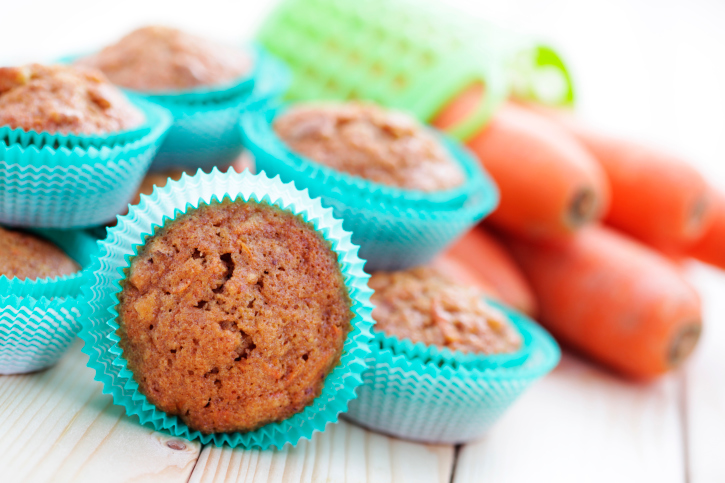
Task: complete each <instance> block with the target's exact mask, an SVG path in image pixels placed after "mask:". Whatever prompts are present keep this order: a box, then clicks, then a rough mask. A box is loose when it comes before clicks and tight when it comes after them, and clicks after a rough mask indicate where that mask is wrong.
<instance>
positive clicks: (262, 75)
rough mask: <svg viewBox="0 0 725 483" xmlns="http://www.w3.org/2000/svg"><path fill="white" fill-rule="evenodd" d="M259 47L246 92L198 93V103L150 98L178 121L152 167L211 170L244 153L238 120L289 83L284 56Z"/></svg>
mask: <svg viewBox="0 0 725 483" xmlns="http://www.w3.org/2000/svg"><path fill="white" fill-rule="evenodd" d="M255 52H256V56H255V65H256V67H255V71H254V79H253V83H252V86H251V88H250V90H248V91H244V92H237V93H235V94H234V95H231V96H230V95H226V96H223V95H221V93H219V92H217V93H215V94H214V95H211V94H209V95H208V96H207V98H206V99H203V98H201V97H197V99H196V100H195V101H194V102H187V101H185V99H187V98H188V96H186V95H180V96H163V97H161V96H151V97H150V99H151V100H152V101H154V102H158V103H159V104H161V105H162V106H164V107H166V108H167V109H169V110H170V111H171V112H172V114H173V116H174V125H173V127H172V128H171V131H170V132H169V135H168V137H167V138H166V141H165V142H164V144H163V145H162V146H161V149H160V150H159V152H158V154H157V156H156V159H154V162H153V164H152V166H151V169H152V170H155V171H163V170H166V169H170V168H181V169H184V168H192V169H196V168H201V169H204V170H207V171H208V170H209V169H211V168H212V167H215V166H216V167H222V166H226V165H228V164H229V163H231V162H232V161H233V160H234V159H235V158H237V157H238V156H239V154H241V152H242V149H243V144H242V136H241V133H240V132H239V128H238V124H239V118H240V116H241V115H242V113H244V112H250V111H255V110H257V109H263V108H266V107H267V105H268V104H269V103H272V102H274V101H275V100H276V99H277V98H279V97H280V96H281V95H282V94H283V93H284V91H285V90H286V89H287V86H288V85H289V74H288V72H287V69H286V67H285V66H284V65H283V64H282V63H281V62H280V61H278V60H276V59H275V58H273V57H272V56H271V55H269V54H268V53H266V52H265V51H264V49H262V48H257V49H256V50H255ZM227 94H229V93H227Z"/></svg>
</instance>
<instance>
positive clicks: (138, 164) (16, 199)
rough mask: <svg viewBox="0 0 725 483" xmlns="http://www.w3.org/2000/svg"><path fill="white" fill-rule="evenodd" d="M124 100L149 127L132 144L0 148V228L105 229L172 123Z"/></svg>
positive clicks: (151, 108) (148, 106) (159, 111)
mask: <svg viewBox="0 0 725 483" xmlns="http://www.w3.org/2000/svg"><path fill="white" fill-rule="evenodd" d="M130 99H131V101H132V103H133V104H134V105H136V106H138V107H139V108H140V109H142V110H143V112H144V114H145V115H146V120H147V122H148V124H149V126H150V130H149V132H148V133H147V134H145V135H144V136H142V137H140V138H138V139H136V140H129V142H126V143H123V144H109V145H101V146H100V147H96V146H89V147H88V148H85V149H84V148H81V147H80V146H75V147H72V148H70V147H66V146H59V147H52V146H50V145H47V144H45V145H43V146H42V147H39V146H36V145H34V144H30V145H28V146H26V147H23V146H22V145H21V144H10V145H7V144H5V143H2V142H0V179H2V183H0V223H5V224H8V225H14V226H26V227H42V228H63V229H68V228H82V227H87V226H93V225H99V224H102V223H105V222H107V221H109V220H111V219H113V217H114V216H115V215H116V214H117V213H119V212H121V211H122V210H123V208H124V207H125V206H126V204H127V203H128V201H129V200H130V199H131V198H132V197H133V195H134V194H135V192H136V189H137V188H138V186H139V183H140V182H141V179H142V178H143V176H144V174H145V173H146V170H147V169H148V167H149V165H150V164H151V160H152V159H153V157H154V155H155V154H156V151H157V149H158V147H159V145H160V144H161V143H162V141H163V139H164V137H165V136H166V134H167V132H168V129H169V127H170V126H171V122H172V118H171V115H170V113H169V112H168V111H167V110H166V109H164V108H162V107H159V106H157V105H154V104H152V103H149V102H148V101H145V100H143V99H138V98H133V97H131V98H130Z"/></svg>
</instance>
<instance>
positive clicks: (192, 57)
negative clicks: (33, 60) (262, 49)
mask: <svg viewBox="0 0 725 483" xmlns="http://www.w3.org/2000/svg"><path fill="white" fill-rule="evenodd" d="M76 63H77V64H81V65H88V66H91V67H95V68H97V69H99V70H101V71H102V72H103V73H104V74H106V75H107V76H108V78H109V79H110V80H111V82H113V83H114V84H117V85H119V86H122V87H126V88H129V89H134V90H137V91H142V92H162V91H169V90H185V89H191V88H194V87H200V86H214V85H220V84H224V83H227V82H231V81H233V80H234V79H236V78H239V77H241V76H242V75H243V74H245V73H246V72H248V71H249V70H250V67H251V59H250V58H249V56H248V55H247V54H246V53H245V52H244V51H242V50H241V49H238V48H236V47H232V46H227V45H224V44H219V43H216V42H212V41H210V40H207V39H204V38H201V37H197V36H196V35H191V34H188V33H185V32H182V31H180V30H178V29H174V28H169V27H161V26H149V27H143V28H140V29H137V30H134V31H133V32H131V33H130V34H128V35H126V36H125V37H123V38H122V39H121V40H119V41H118V42H117V43H115V44H113V45H109V46H108V47H106V48H104V49H103V50H101V51H100V52H98V53H97V54H94V55H91V56H89V57H85V58H83V59H79V60H78V61H77V62H76Z"/></svg>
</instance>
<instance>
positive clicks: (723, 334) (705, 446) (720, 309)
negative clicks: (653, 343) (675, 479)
mask: <svg viewBox="0 0 725 483" xmlns="http://www.w3.org/2000/svg"><path fill="white" fill-rule="evenodd" d="M723 248H724V249H725V247H723ZM693 274H694V276H693V280H694V282H695V284H696V287H697V289H698V291H699V292H700V294H701V295H702V300H703V308H704V314H705V329H704V332H703V338H702V345H701V346H700V347H699V348H698V351H697V352H696V353H695V355H694V358H693V360H692V361H691V365H690V368H689V370H688V372H687V376H686V377H687V379H686V387H687V392H686V400H685V409H686V420H687V423H688V424H687V427H688V434H687V443H688V444H687V446H688V463H689V464H688V466H689V483H706V482H711V481H725V463H724V462H723V448H725V384H724V383H723V382H724V381H725V325H723V321H725V299H723V296H722V293H723V287H725V273H723V272H721V271H717V270H715V269H709V268H706V267H705V266H698V267H696V268H695V269H694V271H693Z"/></svg>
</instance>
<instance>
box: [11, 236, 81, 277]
mask: <svg viewBox="0 0 725 483" xmlns="http://www.w3.org/2000/svg"><path fill="white" fill-rule="evenodd" d="M78 270H80V267H79V266H78V264H77V263H76V262H74V261H73V260H72V259H71V258H70V257H69V256H68V255H66V254H65V253H64V252H63V251H62V250H61V249H60V248H58V247H56V246H55V245H53V244H52V243H50V242H48V241H45V240H43V239H42V238H39V237H37V236H34V235H31V234H29V233H24V232H19V231H11V230H6V229H4V228H0V275H5V276H6V277H8V278H18V279H20V280H25V279H30V280H36V279H39V278H47V277H59V276H61V275H70V274H73V273H75V272H77V271H78Z"/></svg>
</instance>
